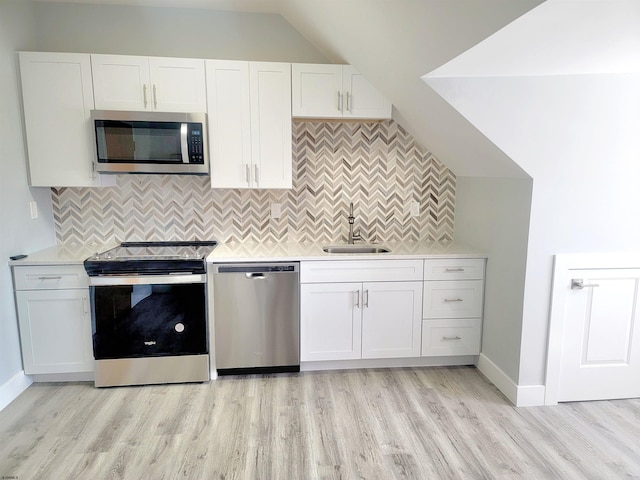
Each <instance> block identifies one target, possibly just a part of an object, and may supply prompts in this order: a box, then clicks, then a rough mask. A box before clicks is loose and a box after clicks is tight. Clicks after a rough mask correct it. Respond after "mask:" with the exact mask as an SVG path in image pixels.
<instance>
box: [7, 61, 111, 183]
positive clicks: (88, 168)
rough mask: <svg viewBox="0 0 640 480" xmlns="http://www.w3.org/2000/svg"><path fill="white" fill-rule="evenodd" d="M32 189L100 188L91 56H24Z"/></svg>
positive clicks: (24, 101)
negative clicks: (95, 168) (95, 166)
mask: <svg viewBox="0 0 640 480" xmlns="http://www.w3.org/2000/svg"><path fill="white" fill-rule="evenodd" d="M19 59H20V74H21V80H22V99H23V105H24V121H25V131H26V137H27V150H28V158H29V185H30V186H32V187H91V186H98V185H100V176H99V175H95V174H94V172H93V165H92V161H91V159H92V158H94V157H95V153H94V146H93V133H92V130H91V118H90V117H91V109H92V108H93V91H92V88H91V60H90V56H89V55H88V54H75V53H40V52H20V54H19Z"/></svg>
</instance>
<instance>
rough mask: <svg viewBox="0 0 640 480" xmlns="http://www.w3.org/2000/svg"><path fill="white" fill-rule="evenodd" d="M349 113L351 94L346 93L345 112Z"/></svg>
mask: <svg viewBox="0 0 640 480" xmlns="http://www.w3.org/2000/svg"><path fill="white" fill-rule="evenodd" d="M350 111H351V93H349V92H347V112H350Z"/></svg>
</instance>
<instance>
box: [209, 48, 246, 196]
mask: <svg viewBox="0 0 640 480" xmlns="http://www.w3.org/2000/svg"><path fill="white" fill-rule="evenodd" d="M206 71H207V111H208V117H209V136H210V139H211V140H210V141H209V148H210V151H211V187H212V188H247V187H250V186H251V183H250V182H251V121H250V115H251V112H250V107H249V62H241V61H231V60H207V61H206Z"/></svg>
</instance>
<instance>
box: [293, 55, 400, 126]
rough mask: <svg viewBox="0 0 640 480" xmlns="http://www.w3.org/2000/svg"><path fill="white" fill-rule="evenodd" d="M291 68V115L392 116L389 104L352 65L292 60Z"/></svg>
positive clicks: (323, 116) (319, 116)
mask: <svg viewBox="0 0 640 480" xmlns="http://www.w3.org/2000/svg"><path fill="white" fill-rule="evenodd" d="M291 68H292V90H291V94H292V99H293V105H292V114H293V116H294V117H300V118H336V119H341V118H353V119H357V118H361V119H387V118H391V103H390V102H389V101H388V100H387V99H386V98H385V97H384V96H383V95H382V94H381V93H380V92H379V91H378V90H377V89H376V88H375V87H374V86H373V85H372V84H371V83H369V82H368V81H367V80H366V79H365V78H364V77H363V76H362V75H360V73H359V72H358V71H357V70H356V69H355V68H353V67H352V66H351V65H326V64H300V63H294V64H293V65H292V66H291ZM336 92H337V100H336ZM354 97H357V99H358V101H357V104H355V103H354V102H353V98H354ZM336 106H337V107H338V108H337V109H336Z"/></svg>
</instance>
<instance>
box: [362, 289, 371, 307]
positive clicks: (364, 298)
mask: <svg viewBox="0 0 640 480" xmlns="http://www.w3.org/2000/svg"><path fill="white" fill-rule="evenodd" d="M362 302H363V303H364V306H365V307H367V308H369V289H367V290H365V291H364V294H363V295H362Z"/></svg>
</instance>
